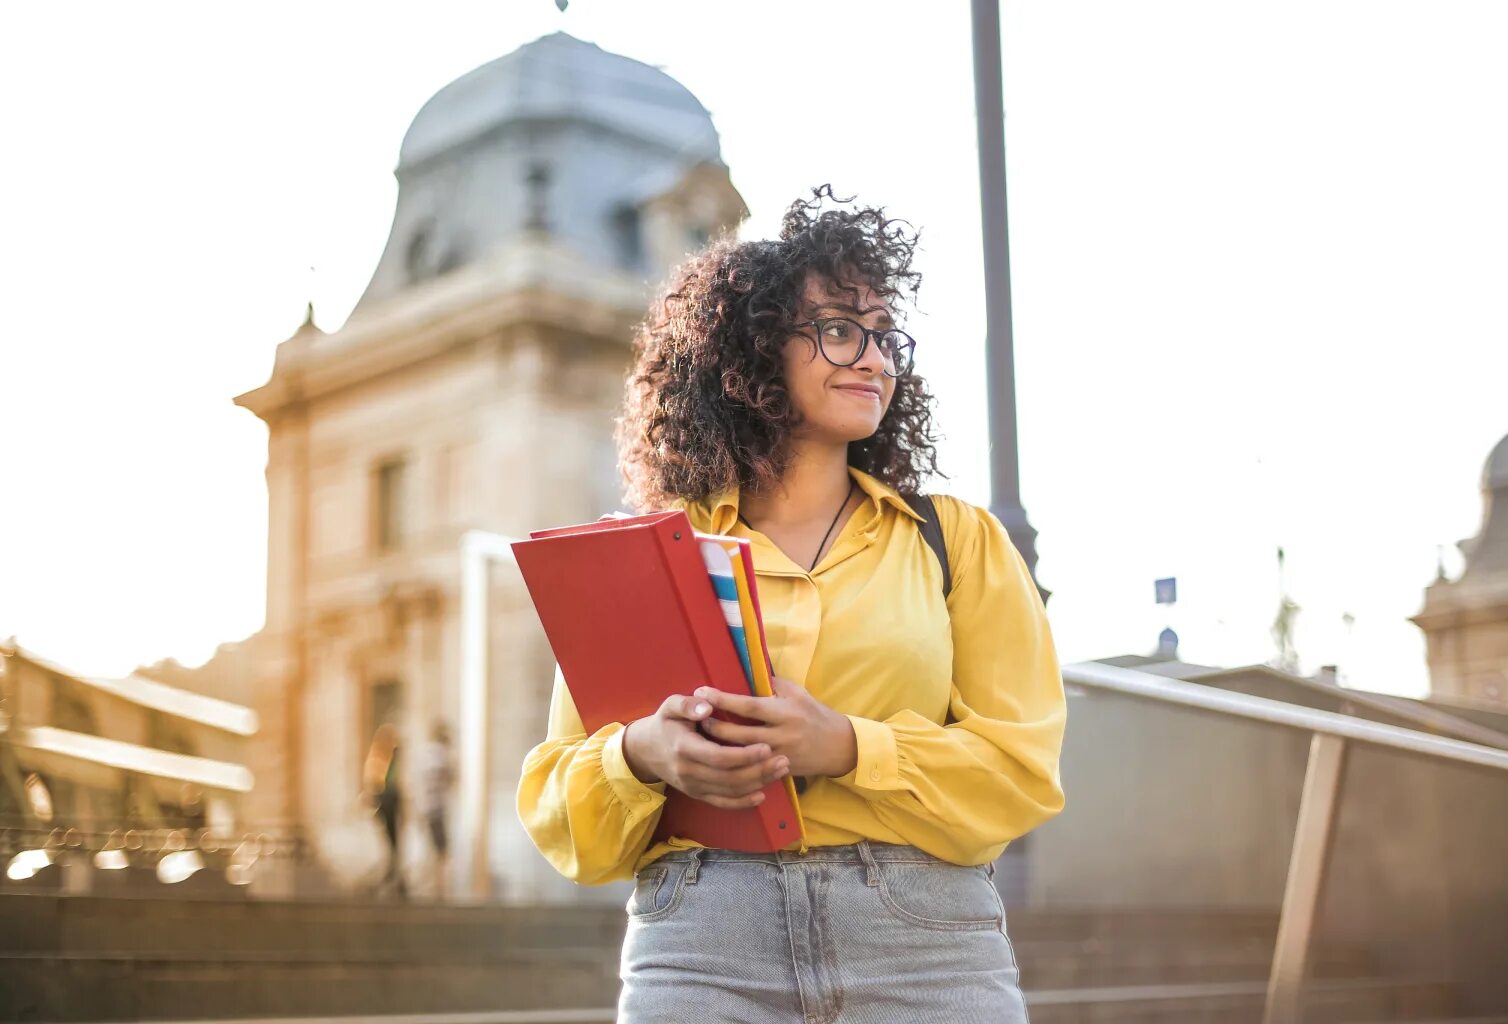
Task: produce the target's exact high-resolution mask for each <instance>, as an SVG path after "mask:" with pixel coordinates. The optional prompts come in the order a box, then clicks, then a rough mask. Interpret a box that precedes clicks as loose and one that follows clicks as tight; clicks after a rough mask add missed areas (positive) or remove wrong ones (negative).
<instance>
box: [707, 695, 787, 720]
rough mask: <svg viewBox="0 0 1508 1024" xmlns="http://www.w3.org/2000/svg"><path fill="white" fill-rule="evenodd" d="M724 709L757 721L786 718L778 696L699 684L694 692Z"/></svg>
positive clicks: (716, 706)
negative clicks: (730, 691)
mask: <svg viewBox="0 0 1508 1024" xmlns="http://www.w3.org/2000/svg"><path fill="white" fill-rule="evenodd" d="M693 696H695V697H699V698H701V699H702V700H704V701H706V702H707V703H708V704H711V705H712V706H713V707H715V708H720V709H721V710H723V711H731V712H732V713H733V714H735V715H742V716H743V717H744V718H752V719H754V720H755V721H756V722H770V723H774V722H778V721H783V720H784V719H785V715H784V713H783V709H782V707H781V703H782V701H781V699H780V698H778V697H749V696H746V695H744V694H740V693H728V692H727V691H725V690H719V689H718V688H717V687H715V686H699V687H697V689H696V692H695V693H694V694H693Z"/></svg>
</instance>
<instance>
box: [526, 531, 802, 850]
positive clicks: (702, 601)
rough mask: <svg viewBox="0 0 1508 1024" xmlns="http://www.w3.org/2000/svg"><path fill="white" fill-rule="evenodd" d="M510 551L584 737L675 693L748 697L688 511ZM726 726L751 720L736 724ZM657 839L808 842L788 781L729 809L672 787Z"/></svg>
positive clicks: (765, 846) (565, 534)
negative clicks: (757, 800)
mask: <svg viewBox="0 0 1508 1024" xmlns="http://www.w3.org/2000/svg"><path fill="white" fill-rule="evenodd" d="M529 537H530V538H531V539H529V540H526V541H519V542H517V543H515V544H514V545H513V553H514V556H515V557H516V558H517V560H518V567H519V569H520V571H522V573H523V577H524V583H525V584H526V585H527V586H528V588H529V596H530V597H531V598H532V599H533V600H534V607H535V610H536V611H538V612H539V619H540V622H541V623H542V624H543V625H544V629H545V635H546V636H547V637H548V638H549V640H550V647H551V648H552V649H553V650H554V652H555V660H556V661H558V662H559V663H560V670H561V674H562V675H563V676H564V677H565V681H566V686H567V687H569V688H570V691H571V698H572V699H573V700H574V701H575V703H576V709H577V711H579V712H580V714H581V721H582V723H583V724H584V725H585V726H586V730H587V733H588V735H590V734H591V733H594V732H596V731H597V730H598V729H600V728H602V726H604V725H606V724H608V723H609V722H631V721H633V720H634V719H636V718H643V717H645V716H647V715H652V714H654V712H655V711H656V710H657V709H658V708H659V706H660V705H661V704H662V703H664V701H665V698H666V697H668V696H670V695H671V694H673V693H685V694H689V693H691V691H692V690H694V689H696V688H697V687H698V686H704V685H709V686H715V687H717V688H718V689H720V690H727V691H729V692H730V693H740V694H747V693H748V692H749V689H748V684H747V682H746V680H745V677H744V672H743V666H742V665H741V664H740V662H739V658H738V654H737V653H736V652H735V650H734V647H733V640H732V638H731V637H730V636H729V634H728V626H727V623H726V621H725V620H724V618H723V614H722V610H721V608H720V606H719V605H718V602H717V596H716V594H715V593H714V592H713V589H712V581H711V579H709V578H708V576H707V569H706V566H705V565H704V563H703V562H702V556H701V552H700V550H699V548H698V546H697V539H696V535H695V533H694V531H693V530H692V527H691V521H690V520H689V519H688V518H687V517H686V513H685V512H682V511H679V510H677V511H674V512H657V513H654V514H652V515H646V516H635V517H633V518H628V519H608V520H600V521H598V522H595V523H586V524H583V525H580V526H568V527H564V528H561V529H556V530H538V531H534V532H531V533H530V534H529ZM714 715H715V716H716V717H719V718H724V719H726V720H728V721H733V722H743V721H745V720H744V719H742V718H740V717H739V716H736V715H726V714H724V713H723V712H720V711H719V712H714ZM667 792H668V794H669V799H667V800H666V803H665V808H664V810H663V811H662V812H661V816H660V822H659V826H658V829H657V830H656V832H655V837H656V838H657V839H663V838H667V837H669V836H681V837H684V838H686V839H691V840H695V841H696V842H698V843H701V844H702V845H703V846H709V847H713V848H716V849H726V850H742V851H747V852H758V853H767V852H771V851H774V850H782V849H785V848H786V847H788V846H791V845H793V844H795V843H798V842H799V841H800V840H801V831H800V823H799V818H798V817H797V814H796V809H795V807H794V805H793V804H792V803H791V799H790V797H789V795H788V791H787V789H786V787H785V785H784V783H783V782H781V781H776V782H772V783H771V784H770V785H768V786H766V787H765V789H764V795H765V798H764V802H763V803H761V804H760V805H759V806H758V807H754V808H749V809H746V810H738V811H729V810H724V809H722V808H719V807H713V806H712V805H711V804H707V803H703V802H702V801H700V800H694V799H692V798H691V797H689V796H687V795H686V794H685V793H682V792H680V791H679V790H676V789H674V788H670V789H668V790H667Z"/></svg>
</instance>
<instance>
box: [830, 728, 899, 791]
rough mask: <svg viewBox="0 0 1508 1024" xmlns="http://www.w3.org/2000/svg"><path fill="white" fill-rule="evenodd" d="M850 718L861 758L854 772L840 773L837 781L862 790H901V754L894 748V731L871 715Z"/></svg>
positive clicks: (856, 763) (855, 765) (855, 764)
mask: <svg viewBox="0 0 1508 1024" xmlns="http://www.w3.org/2000/svg"><path fill="white" fill-rule="evenodd" d="M847 717H848V720H849V721H850V722H852V723H853V735H854V740H855V741H856V743H857V746H858V750H859V758H858V760H857V761H856V762H855V763H854V768H853V771H851V772H849V773H848V774H847V775H840V776H838V778H837V780H836V781H838V782H841V783H843V784H844V785H848V786H856V787H857V788H859V789H873V790H882V791H883V790H893V789H900V788H901V757H900V754H899V753H897V751H896V747H895V730H894V729H892V728H890V726H888V725H886V724H885V723H884V722H876V721H875V720H874V719H872V718H860V717H858V716H857V715H849V716H847Z"/></svg>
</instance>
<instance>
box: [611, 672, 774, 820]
mask: <svg viewBox="0 0 1508 1024" xmlns="http://www.w3.org/2000/svg"><path fill="white" fill-rule="evenodd" d="M697 692H698V693H700V692H701V691H700V690H699V691H697ZM710 714H712V707H711V705H710V704H708V703H707V702H706V701H705V700H699V699H698V698H696V697H683V696H679V695H677V696H673V697H667V698H666V699H665V703H663V704H661V705H660V709H659V710H658V711H656V712H655V713H654V714H653V715H651V716H650V717H648V718H640V719H638V720H637V721H634V722H630V723H629V724H628V728H627V729H626V730H625V731H624V734H623V758H624V760H626V761H627V762H628V767H629V769H630V770H631V771H632V772H633V773H634V776H635V777H636V778H637V779H638V780H639V781H640V782H645V783H655V782H665V783H667V784H669V785H671V786H673V787H675V788H676V789H679V790H680V791H681V792H682V793H685V794H686V795H687V796H691V797H695V798H696V799H698V800H704V801H706V802H707V803H709V804H711V805H712V806H714V807H723V808H726V809H729V810H736V809H739V808H744V807H757V806H758V805H759V804H761V803H763V802H764V793H762V792H760V791H761V790H763V789H764V788H765V787H766V786H768V785H769V784H770V783H771V782H774V781H775V780H776V779H782V778H785V776H786V775H788V774H789V773H790V762H789V761H788V760H787V759H786V758H785V757H782V756H779V755H777V754H775V753H774V752H772V751H771V750H770V748H769V746H768V745H766V744H764V743H754V744H749V745H747V746H736V747H725V746H721V745H720V744H717V743H713V742H712V741H711V740H709V739H707V738H706V737H705V736H702V735H701V734H700V733H699V732H698V731H697V723H699V722H702V721H704V720H706V719H707V716H709V715H710Z"/></svg>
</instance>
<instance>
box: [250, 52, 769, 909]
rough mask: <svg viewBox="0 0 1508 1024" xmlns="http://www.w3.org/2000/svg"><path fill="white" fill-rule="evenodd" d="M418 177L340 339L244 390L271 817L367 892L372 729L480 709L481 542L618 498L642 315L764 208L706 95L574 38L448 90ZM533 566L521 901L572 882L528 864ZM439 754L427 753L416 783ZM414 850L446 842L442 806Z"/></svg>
mask: <svg viewBox="0 0 1508 1024" xmlns="http://www.w3.org/2000/svg"><path fill="white" fill-rule="evenodd" d="M397 177H398V183H399V191H398V200H397V207H396V211H395V213H394V217H393V227H392V233H391V236H390V237H389V239H388V243H387V247H386V250H385V251H384V252H383V254H382V257H381V259H380V261H379V262H378V265H377V268H376V271H375V272H374V273H373V275H372V280H371V283H370V284H369V286H368V287H367V290H366V292H365V294H364V295H363V297H362V299H361V301H360V303H359V304H358V305H357V307H356V310H355V312H354V313H353V314H352V316H351V318H350V320H349V321H348V322H347V323H346V325H345V326H344V327H342V328H341V329H340V330H338V331H335V332H333V333H328V334H327V333H325V332H323V331H321V330H319V329H318V328H317V327H315V326H314V324H313V322H312V315H311V317H310V318H309V320H308V321H307V322H306V323H305V324H304V326H303V327H302V328H301V329H300V330H299V331H298V332H297V333H295V334H294V335H293V336H292V337H291V338H289V339H288V340H286V341H284V342H283V343H282V344H281V345H279V346H278V350H277V356H276V361H275V365H274V369H273V372H272V376H271V379H269V380H268V381H267V383H266V384H264V385H263V386H261V387H259V388H257V389H255V390H254V391H250V392H248V393H246V394H244V395H241V396H240V397H239V398H237V399H236V401H237V403H238V404H240V405H241V406H243V407H244V408H246V409H248V410H250V411H251V412H253V413H255V414H256V415H257V416H259V417H261V418H262V419H263V420H265V421H266V423H267V425H268V428H269V431H270V438H269V444H268V458H267V490H268V500H269V512H270V515H269V550H268V567H267V568H268V587H267V621H266V625H265V628H264V629H263V631H262V632H261V633H260V634H258V635H257V636H255V637H253V638H252V639H251V640H250V641H248V642H245V643H242V644H241V645H239V646H238V647H237V648H236V649H235V650H234V651H233V652H228V653H229V654H231V655H233V657H234V658H235V660H236V661H237V662H238V663H239V664H241V665H242V666H244V667H245V671H247V672H250V673H251V674H252V675H253V676H254V683H253V685H252V701H251V702H252V704H253V706H254V707H255V708H256V710H257V712H258V714H259V715H260V717H261V721H262V723H263V729H262V732H261V735H260V737H259V741H258V743H257V745H256V748H255V749H254V750H253V752H252V767H253V769H254V771H255V774H256V787H255V790H254V792H253V794H252V797H251V802H252V808H253V816H254V817H257V818H260V819H261V820H264V821H269V822H278V821H283V822H288V823H291V824H295V825H298V826H301V827H302V828H303V829H304V831H305V833H306V835H307V836H308V837H309V838H310V840H311V842H312V848H313V850H314V852H315V854H316V856H317V857H318V858H319V859H320V861H321V862H322V865H323V866H324V867H325V868H326V870H327V872H328V873H329V874H331V875H332V876H334V877H335V878H336V879H338V880H340V881H342V882H344V883H347V884H358V883H359V881H360V880H361V879H362V878H364V877H367V876H369V875H370V873H372V872H373V871H374V870H375V868H376V866H377V861H376V858H377V857H378V856H379V852H380V845H379V843H378V841H377V835H378V833H377V829H376V826H375V824H374V823H373V821H372V817H371V814H370V812H369V811H367V810H366V809H365V808H364V807H363V805H362V802H361V801H360V800H359V799H358V793H359V790H360V787H361V781H360V772H361V765H362V760H363V757H364V755H365V753H366V748H367V744H368V742H369V740H370V738H371V736H372V733H373V731H374V730H375V729H376V727H377V726H378V725H379V724H381V723H383V722H391V723H393V724H395V725H396V726H397V727H398V729H399V730H400V733H401V736H402V743H403V746H404V749H405V750H406V751H408V752H413V751H415V750H417V749H418V747H419V745H420V744H421V742H422V741H423V739H424V738H425V736H426V735H427V733H428V730H429V727H430V724H431V723H432V722H433V721H435V720H444V721H446V722H448V723H449V724H450V726H451V727H452V730H454V728H455V726H456V725H457V724H458V723H457V715H458V711H459V674H460V618H459V614H460V609H459V588H460V576H461V560H460V545H461V538H462V536H463V534H464V533H465V532H466V531H468V530H471V529H484V530H489V531H495V532H498V533H502V534H506V535H510V536H524V535H526V534H527V531H528V530H530V529H533V528H539V527H541V526H546V525H557V524H561V523H567V522H577V521H582V520H586V519H591V518H594V517H595V516H597V515H599V514H601V513H602V512H603V511H605V510H607V509H610V508H615V507H617V506H618V504H619V501H620V496H619V487H618V478H617V474H616V470H615V467H614V452H613V447H612V441H611V432H612V420H613V417H614V415H615V414H616V411H617V407H618V405H619V402H620V400H621V394H622V385H623V379H624V372H625V369H626V367H627V359H628V354H629V347H628V345H629V341H630V338H631V335H632V330H633V326H634V324H635V323H636V321H637V320H638V319H640V318H641V317H642V316H643V315H644V313H645V310H646V308H647V303H648V300H649V298H650V296H651V289H652V287H653V286H654V284H656V283H657V282H658V281H660V280H661V279H663V277H664V275H665V273H666V271H667V270H668V269H669V268H670V267H671V266H672V265H673V264H674V263H675V262H677V261H679V260H680V259H681V258H682V257H683V256H684V255H685V254H686V253H687V252H689V251H691V250H693V249H695V248H697V247H699V246H701V245H702V244H704V243H705V242H706V241H707V240H708V239H709V238H710V237H712V236H714V235H716V234H718V233H720V232H723V231H727V230H730V229H732V228H733V227H735V226H736V225H737V224H738V223H739V222H740V221H741V220H742V218H743V217H744V216H745V215H746V212H747V211H746V209H745V207H744V204H743V201H742V199H741V198H740V196H739V195H738V193H737V191H736V190H735V189H734V187H733V185H732V183H731V182H730V180H729V175H728V169H727V167H726V166H725V165H723V163H722V161H721V159H720V155H719V146H718V137H717V132H716V130H715V129H714V127H713V125H712V121H711V118H710V116H709V115H708V113H707V111H706V110H705V109H704V108H703V107H702V105H701V104H700V103H699V102H698V101H697V100H696V98H695V97H694V96H692V95H691V93H690V92H688V91H687V90H686V89H685V88H684V87H683V86H681V85H680V84H678V83H677V82H675V81H674V80H672V79H671V78H669V77H668V76H667V75H665V74H664V73H662V72H660V71H658V70H656V69H654V68H651V67H648V66H646V65H644V64H641V63H638V62H636V61H633V60H630V59H628V58H626V57H621V56H617V55H614V54H610V53H606V52H604V51H602V50H601V49H599V48H598V47H596V46H594V45H591V44H588V43H584V42H581V41H580V40H577V39H574V38H572V37H570V36H568V35H565V34H562V33H557V34H554V35H550V36H546V37H544V38H542V39H539V40H536V41H535V42H533V43H530V44H528V45H527V46H524V47H522V48H521V49H519V50H517V51H515V52H513V53H511V54H509V55H507V56H505V57H503V58H501V59H499V60H496V61H494V62H492V63H490V64H487V65H485V66H483V67H480V68H478V69H476V70H475V71H472V72H470V73H469V74H467V75H464V76H462V77H461V78H459V79H457V80H456V81H455V82H452V83H451V84H450V85H448V86H446V87H445V88H444V89H442V90H441V91H440V92H439V93H438V94H436V95H435V96H434V97H433V98H432V99H431V100H430V101H429V102H428V103H427V104H425V106H424V107H423V109H422V110H421V111H420V112H419V114H418V116H417V117H416V118H415V119H414V121H413V124H412V125H411V127H410V128H409V130H408V133H407V136H406V137H405V139H404V140H403V144H402V148H401V150H400V155H399V162H398V168H397ZM514 573H515V571H514V570H511V569H506V568H499V569H497V570H496V571H495V572H494V575H493V579H492V583H491V587H492V598H491V607H492V609H493V610H494V613H493V615H492V621H491V622H490V623H489V627H488V628H489V632H490V637H489V644H490V679H489V683H490V686H491V692H492V693H493V694H494V698H493V702H492V709H493V711H492V721H491V722H489V723H487V729H486V735H487V736H488V737H489V739H490V763H491V774H490V779H489V785H488V791H489V794H488V795H489V799H490V806H491V808H492V821H493V829H492V842H491V847H492V851H493V854H492V875H493V879H494V882H493V889H494V892H497V893H500V894H502V895H503V896H504V898H508V897H509V896H511V895H517V894H519V893H520V892H521V891H524V890H529V891H531V893H532V890H533V888H534V886H536V885H546V884H548V879H545V878H543V877H540V876H539V873H538V865H543V860H542V859H541V858H538V857H537V855H536V856H535V857H533V858H532V860H534V861H538V865H533V864H532V862H531V865H530V866H528V867H519V866H518V865H521V864H522V862H523V861H524V860H530V858H526V857H525V858H520V857H519V856H517V854H518V853H519V851H520V850H521V849H525V848H527V837H525V836H523V834H522V830H521V829H520V828H519V827H518V826H517V824H516V817H515V815H514V813H513V794H514V791H515V788H516V785H517V775H518V768H519V765H520V763H521V761H522V759H523V755H524V753H525V752H526V751H527V749H528V747H530V746H531V745H533V744H534V743H536V742H538V739H539V738H540V737H541V736H542V735H543V728H544V721H545V715H546V710H547V705H548V700H549V688H550V682H551V670H552V667H553V662H552V659H551V656H550V652H549V648H548V645H547V644H546V643H545V642H544V639H543V635H542V634H541V633H540V632H539V629H538V625H537V619H536V618H535V615H534V611H533V608H532V606H531V605H530V604H529V602H528V599H527V595H526V593H525V592H524V590H523V587H522V584H521V581H519V580H518V579H517V577H516V575H515V574H514ZM221 668H222V669H223V666H222V667H221ZM414 761H415V758H414V757H412V756H408V757H406V758H402V757H400V764H402V765H403V766H404V778H405V781H406V783H407V785H406V787H405V791H406V792H408V793H412V792H413V791H414V788H415V780H414ZM406 846H407V847H408V848H409V849H410V850H411V851H412V852H413V853H418V852H419V851H421V850H423V848H424V847H423V843H422V838H421V833H420V827H419V824H418V823H417V822H413V823H411V824H410V826H409V827H408V830H407V835H406ZM531 852H532V851H531ZM411 859H412V858H411Z"/></svg>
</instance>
